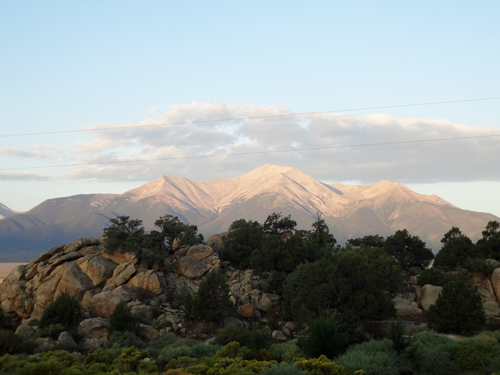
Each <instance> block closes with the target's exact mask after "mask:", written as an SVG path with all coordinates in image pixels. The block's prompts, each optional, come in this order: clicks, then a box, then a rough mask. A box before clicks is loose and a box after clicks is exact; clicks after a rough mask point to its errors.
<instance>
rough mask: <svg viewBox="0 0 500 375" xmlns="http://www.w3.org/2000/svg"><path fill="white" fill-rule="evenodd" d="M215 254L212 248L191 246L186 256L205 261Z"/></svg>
mask: <svg viewBox="0 0 500 375" xmlns="http://www.w3.org/2000/svg"><path fill="white" fill-rule="evenodd" d="M213 253H214V251H213V250H212V248H211V247H210V246H206V245H195V246H191V247H190V248H189V249H188V251H187V253H186V256H190V257H193V258H194V259H197V260H203V259H205V258H207V257H209V256H210V255H212V254H213Z"/></svg>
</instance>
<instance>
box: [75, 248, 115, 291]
mask: <svg viewBox="0 0 500 375" xmlns="http://www.w3.org/2000/svg"><path fill="white" fill-rule="evenodd" d="M77 264H78V266H79V267H80V269H81V270H82V272H83V273H85V274H86V275H87V276H88V277H89V278H90V279H91V280H92V283H93V284H94V286H98V285H102V284H104V282H105V281H106V280H108V279H109V278H110V277H111V276H112V275H113V271H114V270H115V268H116V266H117V265H118V264H116V263H115V262H113V261H112V260H109V259H107V258H105V257H102V256H99V255H96V254H89V255H86V256H84V257H83V258H80V259H78V261H77Z"/></svg>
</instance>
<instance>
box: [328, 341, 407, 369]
mask: <svg viewBox="0 0 500 375" xmlns="http://www.w3.org/2000/svg"><path fill="white" fill-rule="evenodd" d="M333 362H335V363H336V364H338V365H342V366H344V367H346V368H347V369H349V370H350V371H351V372H352V373H354V372H355V371H357V370H363V371H365V373H366V374H367V375H398V374H399V369H398V355H397V353H396V351H395V350H394V349H393V348H392V342H391V341H390V340H387V339H385V340H381V341H375V340H370V341H367V342H365V343H362V344H358V345H354V346H351V347H350V348H349V349H347V352H346V353H344V354H342V355H341V356H339V357H337V358H335V359H334V360H333Z"/></svg>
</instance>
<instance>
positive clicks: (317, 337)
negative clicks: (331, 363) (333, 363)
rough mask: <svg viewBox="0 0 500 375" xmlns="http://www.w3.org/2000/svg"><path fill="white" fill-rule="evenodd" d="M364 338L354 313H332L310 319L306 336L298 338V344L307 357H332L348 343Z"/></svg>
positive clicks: (340, 352)
mask: <svg viewBox="0 0 500 375" xmlns="http://www.w3.org/2000/svg"><path fill="white" fill-rule="evenodd" d="M365 339H366V337H365V336H364V334H363V333H362V332H361V331H360V330H359V328H358V320H357V318H356V317H355V316H354V315H352V314H349V313H346V314H343V315H340V314H332V315H330V316H325V317H322V318H318V319H315V320H313V321H311V323H310V324H309V331H308V333H307V337H306V338H301V339H299V342H298V344H299V347H300V349H302V350H303V351H304V353H305V354H306V355H308V356H309V357H319V356H320V355H325V356H326V357H328V358H334V357H336V356H338V355H340V354H342V353H344V352H345V351H346V350H347V348H348V347H349V345H352V344H357V343H360V342H361V341H363V340H365Z"/></svg>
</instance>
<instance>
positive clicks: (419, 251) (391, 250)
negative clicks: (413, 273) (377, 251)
mask: <svg viewBox="0 0 500 375" xmlns="http://www.w3.org/2000/svg"><path fill="white" fill-rule="evenodd" d="M384 249H385V251H387V253H388V254H389V255H390V256H393V257H394V258H396V259H397V260H398V262H399V263H400V264H401V267H403V268H409V267H421V268H425V267H427V266H428V265H429V264H430V263H431V261H432V259H434V254H433V253H432V251H431V250H430V249H428V248H426V247H425V242H423V241H422V240H421V239H420V238H419V237H418V236H411V235H410V234H409V233H408V231H407V230H406V229H403V230H398V231H397V232H396V233H395V234H394V235H392V236H389V237H387V239H386V240H385V243H384Z"/></svg>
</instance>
